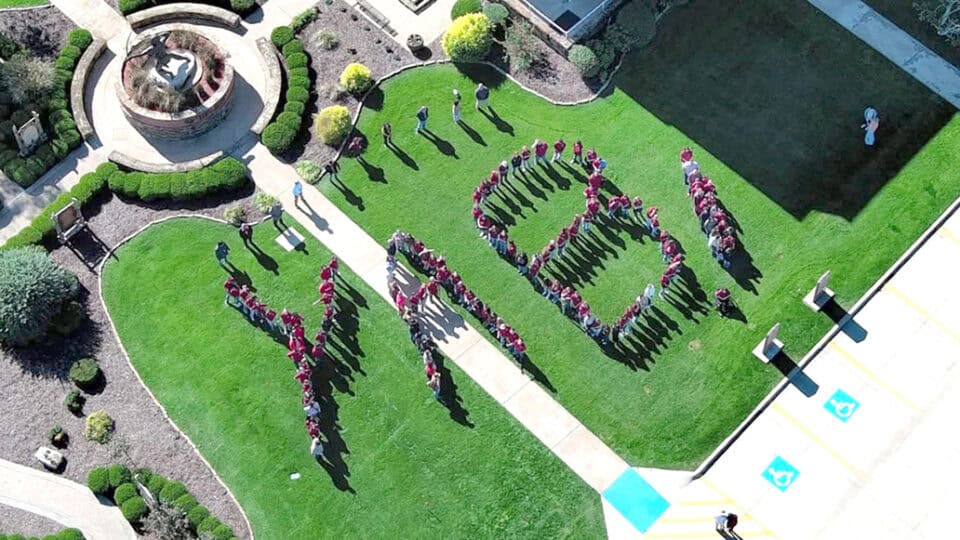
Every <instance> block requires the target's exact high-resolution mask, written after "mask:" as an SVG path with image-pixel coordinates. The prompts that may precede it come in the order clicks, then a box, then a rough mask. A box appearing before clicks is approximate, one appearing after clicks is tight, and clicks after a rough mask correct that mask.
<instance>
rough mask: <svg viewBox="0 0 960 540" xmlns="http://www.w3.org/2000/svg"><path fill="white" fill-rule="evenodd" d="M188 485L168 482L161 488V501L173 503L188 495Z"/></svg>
mask: <svg viewBox="0 0 960 540" xmlns="http://www.w3.org/2000/svg"><path fill="white" fill-rule="evenodd" d="M188 493H189V492H188V491H187V486H185V485H183V484H182V483H180V482H167V485H165V486H163V489H161V490H160V497H159V498H160V502H165V503H168V504H172V503H173V501H175V500H177V499H179V498H180V497H183V496H184V495H187V494H188Z"/></svg>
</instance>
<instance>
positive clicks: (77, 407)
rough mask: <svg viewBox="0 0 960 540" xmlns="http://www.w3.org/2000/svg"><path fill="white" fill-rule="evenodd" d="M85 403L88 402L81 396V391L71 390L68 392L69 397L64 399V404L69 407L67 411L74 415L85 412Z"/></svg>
mask: <svg viewBox="0 0 960 540" xmlns="http://www.w3.org/2000/svg"><path fill="white" fill-rule="evenodd" d="M84 401H86V399H84V397H83V395H81V394H80V391H79V390H71V391H69V392H67V396H66V397H65V398H63V404H64V405H65V406H66V407H67V410H68V411H70V412H72V413H73V414H80V411H82V410H83V403H84Z"/></svg>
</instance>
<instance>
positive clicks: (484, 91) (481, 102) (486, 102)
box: [473, 83, 490, 111]
mask: <svg viewBox="0 0 960 540" xmlns="http://www.w3.org/2000/svg"><path fill="white" fill-rule="evenodd" d="M473 95H474V97H476V98H477V110H478V111H479V110H480V107H484V108H487V109H489V108H490V89H489V88H487V86H486V85H485V84H483V83H480V84H478V85H477V89H476V90H475V91H474V92H473Z"/></svg>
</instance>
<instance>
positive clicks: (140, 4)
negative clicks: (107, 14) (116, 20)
mask: <svg viewBox="0 0 960 540" xmlns="http://www.w3.org/2000/svg"><path fill="white" fill-rule="evenodd" d="M149 3H150V0H120V1H119V2H117V7H118V8H120V13H123V14H124V15H129V14H131V13H133V12H134V11H140V10H141V9H143V8H145V7H147V5H149Z"/></svg>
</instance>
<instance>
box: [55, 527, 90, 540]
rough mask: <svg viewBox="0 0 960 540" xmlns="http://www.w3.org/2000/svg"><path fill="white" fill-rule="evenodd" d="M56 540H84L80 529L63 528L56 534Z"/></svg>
mask: <svg viewBox="0 0 960 540" xmlns="http://www.w3.org/2000/svg"><path fill="white" fill-rule="evenodd" d="M57 538H58V540H84V537H83V533H82V532H80V529H64V530H62V531H60V534H58V535H57Z"/></svg>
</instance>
